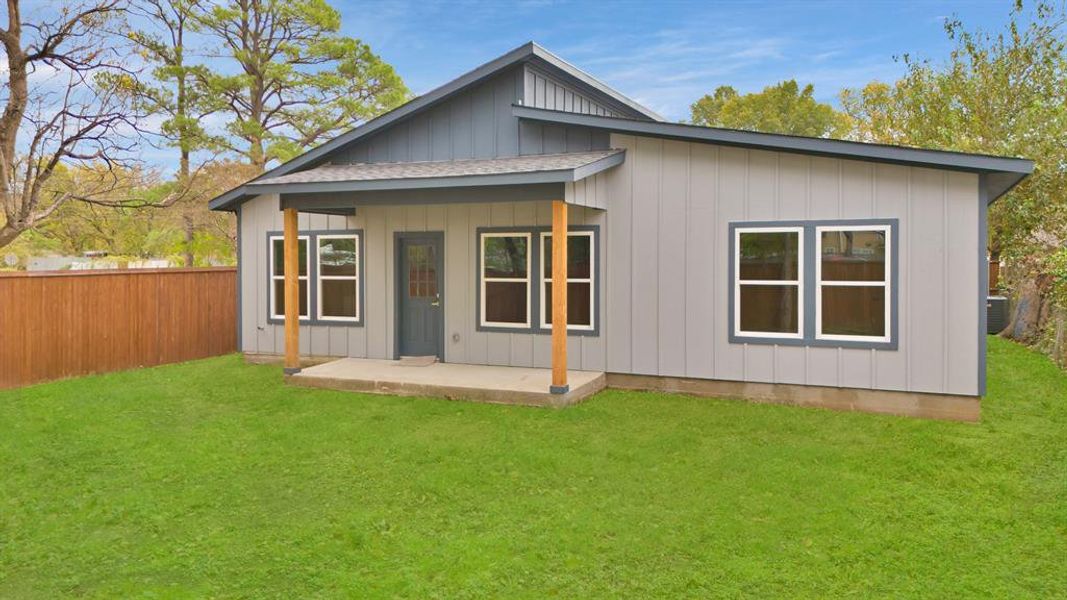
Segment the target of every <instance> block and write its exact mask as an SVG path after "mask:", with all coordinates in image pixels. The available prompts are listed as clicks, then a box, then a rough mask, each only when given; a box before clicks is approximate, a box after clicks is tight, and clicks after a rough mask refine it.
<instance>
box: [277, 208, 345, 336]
mask: <svg viewBox="0 0 1067 600" xmlns="http://www.w3.org/2000/svg"><path fill="white" fill-rule="evenodd" d="M297 240H298V243H299V262H300V269H299V271H298V281H299V284H300V320H301V321H302V322H306V323H309V324H312V325H356V326H359V325H362V324H363V256H362V254H363V244H362V241H363V240H362V231H361V230H358V229H357V230H338V231H302V232H300V234H299V235H298V237H297ZM284 243H285V236H284V235H283V234H281V233H280V232H273V231H272V232H270V233H268V234H267V248H268V252H269V265H270V269H269V273H268V274H267V277H268V283H269V290H268V295H269V298H268V317H267V320H268V322H270V323H282V322H284V320H285V294H284V290H285V260H284Z"/></svg>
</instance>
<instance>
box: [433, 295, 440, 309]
mask: <svg viewBox="0 0 1067 600" xmlns="http://www.w3.org/2000/svg"><path fill="white" fill-rule="evenodd" d="M430 306H441V294H437V295H435V296H434V297H433V300H431V301H430Z"/></svg>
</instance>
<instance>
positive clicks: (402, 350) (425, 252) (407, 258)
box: [396, 232, 445, 360]
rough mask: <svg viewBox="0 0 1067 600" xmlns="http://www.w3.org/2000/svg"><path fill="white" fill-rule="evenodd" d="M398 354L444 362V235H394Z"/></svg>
mask: <svg viewBox="0 0 1067 600" xmlns="http://www.w3.org/2000/svg"><path fill="white" fill-rule="evenodd" d="M396 248H397V262H396V267H397V271H396V272H397V278H396V281H397V293H396V297H397V311H396V314H397V327H396V329H397V354H398V355H399V356H436V357H438V358H439V359H440V360H444V358H445V357H444V329H445V327H444V234H443V233H440V232H433V233H422V232H420V233H397V238H396Z"/></svg>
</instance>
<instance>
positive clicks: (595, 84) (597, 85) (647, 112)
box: [530, 42, 666, 122]
mask: <svg viewBox="0 0 1067 600" xmlns="http://www.w3.org/2000/svg"><path fill="white" fill-rule="evenodd" d="M530 46H531V50H532V52H533V55H534V56H536V57H537V58H539V59H541V61H544V62H546V63H548V64H549V65H551V66H553V67H555V68H557V69H559V70H560V71H563V73H565V74H566V75H567V76H569V77H570V78H571V79H572V80H574V81H577V82H579V83H581V84H584V85H586V86H588V87H590V88H593V89H594V90H596V91H598V92H600V93H601V94H603V95H604V96H607V97H608V98H610V99H611V100H614V101H615V102H614V103H618V104H619V105H621V106H622V108H624V109H626V112H632V113H635V114H637V115H642V116H644V117H646V118H648V119H652V120H653V121H660V122H664V121H666V119H664V118H663V117H662V116H660V115H659V114H657V113H656V112H655V111H653V110H652V109H650V108H647V107H645V106H641V105H640V104H638V103H637V102H634V101H633V100H631V99H630V98H627V97H626V96H624V95H622V94H620V93H619V92H617V91H615V90H614V89H612V88H611V87H610V86H608V85H607V84H605V83H604V82H602V81H600V80H599V79H597V78H596V77H593V76H592V75H590V74H589V73H586V72H585V71H583V70H581V69H579V68H578V67H576V66H574V65H572V64H570V63H569V62H567V61H565V60H563V59H562V58H560V57H558V56H556V55H555V54H552V53H551V52H549V51H548V50H547V49H546V48H544V47H542V46H540V45H539V44H537V43H535V42H530ZM534 64H535V65H537V64H538V63H536V62H535V63H534Z"/></svg>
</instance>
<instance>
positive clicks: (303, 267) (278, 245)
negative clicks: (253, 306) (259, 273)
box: [269, 235, 311, 319]
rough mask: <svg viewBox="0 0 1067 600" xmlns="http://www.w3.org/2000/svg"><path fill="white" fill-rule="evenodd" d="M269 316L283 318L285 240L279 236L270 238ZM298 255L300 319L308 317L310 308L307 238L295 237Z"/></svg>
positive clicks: (309, 268) (302, 236) (309, 265)
mask: <svg viewBox="0 0 1067 600" xmlns="http://www.w3.org/2000/svg"><path fill="white" fill-rule="evenodd" d="M269 239H270V316H271V318H273V319H284V318H285V238H284V236H281V235H272V236H270V238H269ZM297 247H298V255H299V257H300V261H299V262H300V269H299V271H297V273H298V277H297V279H298V281H299V283H300V313H299V314H300V318H301V319H307V318H308V317H309V313H308V307H309V306H311V286H310V285H308V279H309V277H310V273H311V263H310V261H309V258H310V257H309V256H308V236H306V235H301V236H298V237H297Z"/></svg>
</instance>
